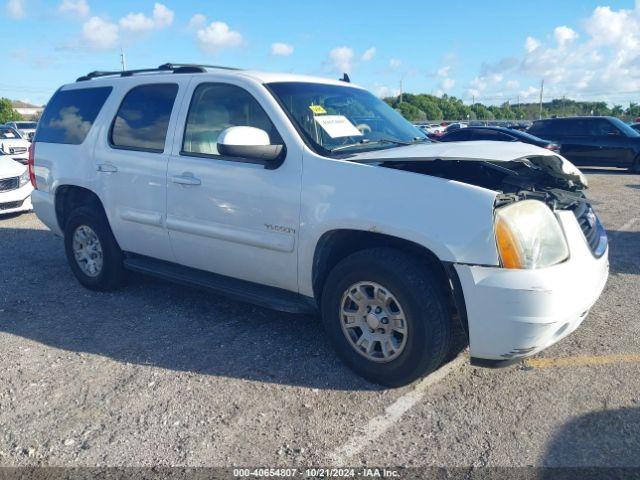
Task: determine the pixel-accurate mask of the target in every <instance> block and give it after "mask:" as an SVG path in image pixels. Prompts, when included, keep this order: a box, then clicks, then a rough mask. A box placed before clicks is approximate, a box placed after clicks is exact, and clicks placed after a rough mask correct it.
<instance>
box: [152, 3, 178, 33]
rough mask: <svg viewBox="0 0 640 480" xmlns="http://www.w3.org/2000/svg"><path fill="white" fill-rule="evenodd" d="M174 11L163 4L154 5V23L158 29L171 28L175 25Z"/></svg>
mask: <svg viewBox="0 0 640 480" xmlns="http://www.w3.org/2000/svg"><path fill="white" fill-rule="evenodd" d="M173 17H174V13H173V10H170V9H168V8H167V7H166V6H165V5H163V4H162V3H156V4H154V5H153V22H154V23H155V26H156V28H164V27H169V26H170V25H171V24H172V23H173Z"/></svg>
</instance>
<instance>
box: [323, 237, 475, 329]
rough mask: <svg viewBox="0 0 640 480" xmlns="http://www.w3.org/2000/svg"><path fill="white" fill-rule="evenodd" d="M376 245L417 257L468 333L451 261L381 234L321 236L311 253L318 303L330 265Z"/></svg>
mask: <svg viewBox="0 0 640 480" xmlns="http://www.w3.org/2000/svg"><path fill="white" fill-rule="evenodd" d="M375 247H388V248H395V249H398V250H401V251H403V252H405V253H407V254H409V255H411V256H412V257H414V258H416V260H417V261H418V262H420V264H421V265H422V266H424V268H427V269H429V270H430V271H431V272H433V273H434V275H435V277H436V279H437V281H438V286H439V287H440V288H441V289H442V291H443V292H444V293H445V295H446V296H447V299H448V302H449V305H450V310H451V314H452V317H458V318H459V320H460V324H461V326H462V328H463V329H464V331H465V333H466V332H468V326H467V322H466V318H467V315H466V306H465V304H464V296H463V295H462V289H461V284H460V280H459V279H458V276H457V273H456V271H455V269H454V268H453V265H452V264H451V263H450V262H443V261H441V260H440V259H439V258H438V256H437V255H436V254H435V253H433V252H432V251H431V250H430V249H428V248H426V247H424V246H423V245H420V244H418V243H415V242H412V241H410V240H406V239H403V238H399V237H395V236H393V235H387V234H384V233H378V232H370V231H364V230H351V229H336V230H331V231H328V232H325V233H324V234H323V235H322V236H321V237H320V239H319V240H318V243H317V244H316V248H315V251H314V255H313V265H312V274H311V275H312V288H313V294H314V297H315V299H316V301H317V302H318V305H320V298H321V296H322V288H323V286H324V283H325V281H326V279H327V276H328V275H329V272H330V271H331V270H332V269H333V267H335V265H337V264H338V262H340V261H341V260H342V259H344V258H346V257H348V256H349V255H352V254H354V253H356V252H358V251H361V250H365V249H368V248H375Z"/></svg>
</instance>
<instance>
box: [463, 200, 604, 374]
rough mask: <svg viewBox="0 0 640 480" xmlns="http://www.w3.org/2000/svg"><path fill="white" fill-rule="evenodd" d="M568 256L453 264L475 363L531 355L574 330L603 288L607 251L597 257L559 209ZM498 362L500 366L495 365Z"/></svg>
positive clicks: (570, 216) (573, 222)
mask: <svg viewBox="0 0 640 480" xmlns="http://www.w3.org/2000/svg"><path fill="white" fill-rule="evenodd" d="M558 218H559V220H560V222H561V224H562V227H563V229H564V232H565V235H566V238H567V242H568V244H569V249H570V258H569V259H568V260H567V261H565V262H563V263H561V264H559V265H554V266H553V267H548V268H543V269H538V270H510V269H504V268H497V267H481V266H471V265H455V268H456V271H457V273H458V276H459V278H460V283H461V285H462V291H463V294H464V300H465V304H466V308H467V317H468V323H469V346H470V353H471V357H472V358H474V360H475V362H476V363H486V362H483V361H482V360H500V361H504V360H512V359H517V358H523V357H528V356H531V355H534V354H536V353H538V352H539V351H541V350H543V349H545V348H547V347H549V346H550V345H553V344H554V343H556V342H557V341H559V340H561V339H562V338H564V337H566V336H567V335H569V334H570V333H571V332H573V331H574V330H575V329H576V328H578V326H579V325H580V323H581V322H582V321H583V320H584V318H585V317H586V316H587V314H588V312H589V309H590V308H591V307H592V306H593V304H594V303H595V302H596V300H597V299H598V297H599V296H600V294H601V292H602V290H603V289H604V286H605V283H606V281H607V277H608V273H609V261H608V252H605V254H604V255H603V256H602V257H600V258H595V257H594V256H593V254H592V253H591V250H590V249H589V247H588V245H587V243H586V240H585V238H584V235H583V233H582V231H581V230H580V227H579V225H578V223H577V221H576V219H575V216H574V215H573V213H571V212H564V211H563V212H558ZM494 366H497V365H494Z"/></svg>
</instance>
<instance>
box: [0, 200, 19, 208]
mask: <svg viewBox="0 0 640 480" xmlns="http://www.w3.org/2000/svg"><path fill="white" fill-rule="evenodd" d="M23 203H24V200H20V201H19V202H6V203H0V211H2V210H10V209H12V208H19V207H21V206H22V204H23Z"/></svg>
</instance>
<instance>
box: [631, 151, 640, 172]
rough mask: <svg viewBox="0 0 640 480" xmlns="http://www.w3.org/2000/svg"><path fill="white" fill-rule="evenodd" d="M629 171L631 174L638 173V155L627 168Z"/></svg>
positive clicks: (639, 162) (639, 159)
mask: <svg viewBox="0 0 640 480" xmlns="http://www.w3.org/2000/svg"><path fill="white" fill-rule="evenodd" d="M629 171H630V172H632V173H640V155H638V156H637V157H636V159H635V160H634V161H633V164H632V165H631V167H630V168H629Z"/></svg>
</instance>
